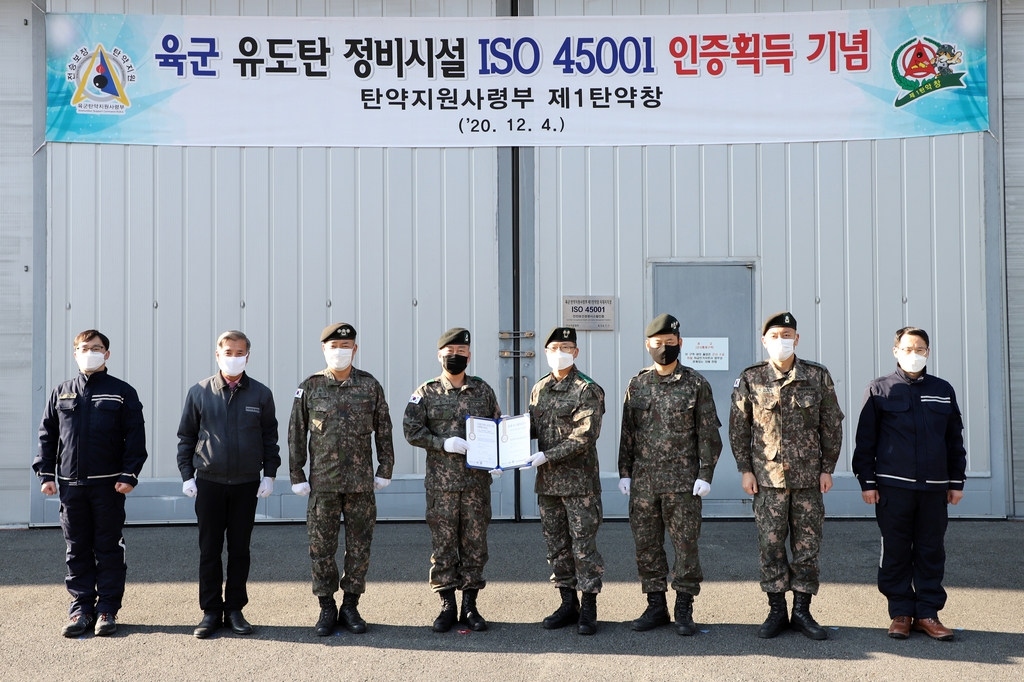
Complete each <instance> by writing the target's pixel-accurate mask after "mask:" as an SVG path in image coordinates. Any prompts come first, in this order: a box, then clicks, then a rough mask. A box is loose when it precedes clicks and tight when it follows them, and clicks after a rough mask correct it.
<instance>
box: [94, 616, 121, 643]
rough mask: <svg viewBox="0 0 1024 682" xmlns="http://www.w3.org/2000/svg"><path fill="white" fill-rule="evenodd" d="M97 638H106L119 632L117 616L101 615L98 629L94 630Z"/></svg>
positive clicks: (98, 619)
mask: <svg viewBox="0 0 1024 682" xmlns="http://www.w3.org/2000/svg"><path fill="white" fill-rule="evenodd" d="M93 632H95V633H96V636H97V637H106V636H107V635H112V634H114V633H115V632H117V616H115V615H114V614H112V613H101V614H100V615H99V617H98V618H97V619H96V629H95V630H93Z"/></svg>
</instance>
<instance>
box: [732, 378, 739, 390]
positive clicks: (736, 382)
mask: <svg viewBox="0 0 1024 682" xmlns="http://www.w3.org/2000/svg"><path fill="white" fill-rule="evenodd" d="M732 387H733V388H739V387H740V378H739V377H736V381H734V382H733V384H732Z"/></svg>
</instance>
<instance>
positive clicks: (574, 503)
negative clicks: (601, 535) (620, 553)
mask: <svg viewBox="0 0 1024 682" xmlns="http://www.w3.org/2000/svg"><path fill="white" fill-rule="evenodd" d="M537 504H538V505H539V506H540V527H541V530H542V531H543V533H544V541H545V542H547V545H548V564H550V565H551V582H553V583H554V584H555V587H568V588H571V589H574V590H579V591H580V592H593V593H595V594H597V593H599V592H600V591H601V576H603V575H604V559H603V558H602V557H601V554H600V552H598V551H597V529H598V528H600V527H601V519H602V518H603V515H602V511H601V494H600V493H595V494H592V495H571V496H566V497H558V496H557V495H538V496H537Z"/></svg>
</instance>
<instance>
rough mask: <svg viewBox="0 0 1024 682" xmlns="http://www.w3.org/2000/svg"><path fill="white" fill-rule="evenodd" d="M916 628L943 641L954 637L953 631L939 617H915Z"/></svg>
mask: <svg viewBox="0 0 1024 682" xmlns="http://www.w3.org/2000/svg"><path fill="white" fill-rule="evenodd" d="M914 629H915V630H917V631H918V632H923V633H924V634H926V635H928V636H929V637H931V638H932V639H937V640H939V641H942V642H948V641H949V640H951V639H953V631H952V630H950V629H949V628H947V627H946V626H945V625H943V624H942V623H940V622H939V619H938V618H915V619H914Z"/></svg>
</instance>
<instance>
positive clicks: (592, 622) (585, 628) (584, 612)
mask: <svg viewBox="0 0 1024 682" xmlns="http://www.w3.org/2000/svg"><path fill="white" fill-rule="evenodd" d="M573 596H576V594H575V593H573ZM576 632H577V633H579V634H581V635H592V634H594V633H595V632H597V592H584V593H583V603H582V604H581V605H580V623H579V625H577V626H576Z"/></svg>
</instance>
